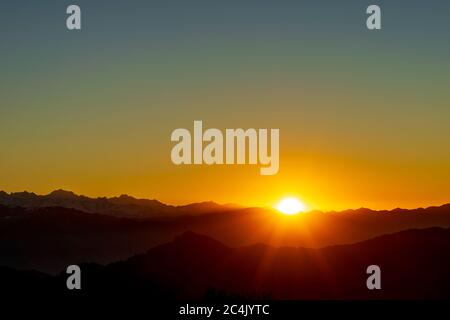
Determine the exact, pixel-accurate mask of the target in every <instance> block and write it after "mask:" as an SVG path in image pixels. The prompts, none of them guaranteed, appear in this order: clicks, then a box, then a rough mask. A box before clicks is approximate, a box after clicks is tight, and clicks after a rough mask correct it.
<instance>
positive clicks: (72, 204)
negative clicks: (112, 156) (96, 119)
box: [0, 189, 235, 218]
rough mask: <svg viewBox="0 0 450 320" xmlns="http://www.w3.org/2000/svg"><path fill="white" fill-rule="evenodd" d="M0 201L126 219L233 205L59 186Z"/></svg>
mask: <svg viewBox="0 0 450 320" xmlns="http://www.w3.org/2000/svg"><path fill="white" fill-rule="evenodd" d="M0 204H1V205H4V206H8V207H23V208H47V207H64V208H70V209H76V210H80V211H84V212H89V213H98V214H108V215H112V216H117V217H129V218H150V217H158V216H164V217H167V216H176V215H184V214H202V213H206V212H217V211H223V210H227V209H230V208H232V207H235V206H233V205H219V204H217V203H214V202H212V201H209V202H201V203H193V204H189V205H184V206H172V205H167V204H164V203H162V202H160V201H158V200H149V199H136V198H133V197H131V196H128V195H121V196H119V197H111V198H107V197H100V198H90V197H86V196H83V195H77V194H75V193H73V192H72V191H66V190H61V189H60V190H55V191H53V192H51V193H49V194H47V195H37V194H35V193H32V192H27V191H24V192H13V193H6V192H4V191H0Z"/></svg>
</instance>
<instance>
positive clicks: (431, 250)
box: [0, 228, 450, 301]
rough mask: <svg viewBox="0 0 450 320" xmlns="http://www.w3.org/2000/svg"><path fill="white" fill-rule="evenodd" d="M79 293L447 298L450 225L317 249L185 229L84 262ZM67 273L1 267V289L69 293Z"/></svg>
mask: <svg viewBox="0 0 450 320" xmlns="http://www.w3.org/2000/svg"><path fill="white" fill-rule="evenodd" d="M372 264H376V265H378V266H379V267H380V268H381V279H382V284H381V286H382V289H381V290H368V289H367V287H366V279H367V277H368V275H367V273H366V268H367V267H368V266H369V265H372ZM80 268H81V270H82V290H81V291H80V294H82V295H83V296H86V297H89V296H93V297H94V296H97V297H99V296H102V297H105V296H114V297H120V296H124V295H126V296H127V297H128V296H133V295H136V296H142V295H145V297H146V299H150V300H151V301H155V300H158V299H175V300H177V299H205V300H210V301H216V300H220V301H223V300H224V299H226V298H227V297H228V298H234V299H237V298H239V299H275V300H278V299H283V300H285V299H288V300H289V299H321V300H324V299H325V300H329V299H331V300H335V299H338V300H344V299H351V300H354V299H402V300H404V299H443V298H445V299H448V298H450V287H449V283H450V273H449V272H448V270H450V229H448V228H427V229H421V230H419V229H412V230H407V231H402V232H398V233H395V234H389V235H383V236H380V237H376V238H374V239H371V240H366V241H363V242H359V243H355V244H351V245H341V246H331V247H325V248H321V249H307V248H298V247H272V246H267V245H264V244H255V245H251V246H244V247H237V248H232V247H229V246H226V245H224V244H222V243H220V242H218V241H216V240H214V239H212V238H210V237H207V236H204V235H199V234H196V233H193V232H185V233H183V234H181V235H180V236H177V237H176V238H175V239H174V240H173V241H170V242H168V243H165V244H162V245H159V246H156V247H154V248H152V249H150V250H148V251H146V252H145V253H143V254H139V255H135V256H133V257H131V258H129V259H127V260H124V261H120V262H115V263H111V264H108V265H106V266H101V265H98V264H82V265H81V266H80ZM66 279H67V274H66V273H65V272H64V271H63V272H61V273H60V274H58V275H54V276H51V275H47V274H43V273H40V272H36V271H17V270H13V269H10V268H2V270H1V272H0V283H2V286H1V287H0V291H3V292H4V293H11V292H20V293H23V292H27V293H30V292H36V291H37V290H38V292H39V293H40V294H46V293H49V294H68V295H70V294H74V293H72V292H69V291H68V290H67V289H66V286H65V280H66Z"/></svg>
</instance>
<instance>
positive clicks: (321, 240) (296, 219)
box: [0, 191, 450, 274]
mask: <svg viewBox="0 0 450 320" xmlns="http://www.w3.org/2000/svg"><path fill="white" fill-rule="evenodd" d="M85 198H86V199H85ZM120 198H122V200H118V199H120ZM0 199H3V200H0V266H7V267H11V268H15V269H33V270H36V271H42V272H46V273H51V274H55V273H57V272H59V271H60V270H61V269H62V268H64V267H65V266H67V265H68V264H72V263H84V262H92V263H100V264H108V263H112V262H115V261H118V260H123V259H126V258H128V257H130V256H133V255H136V254H140V253H142V252H145V251H146V250H148V249H149V248H152V247H155V246H157V245H161V244H163V243H167V242H168V241H170V240H171V239H173V238H174V237H175V236H177V235H179V234H181V233H183V232H186V231H192V232H196V233H199V234H204V235H206V236H209V237H211V238H214V239H216V240H217V241H220V242H221V243H223V244H224V245H227V246H231V247H241V246H249V245H253V244H255V243H264V244H266V245H270V246H275V247H281V246H294V247H305V248H315V249H317V248H322V247H326V246H331V245H343V244H352V243H356V242H361V241H365V240H368V239H371V238H374V237H378V236H381V235H384V234H389V233H396V232H400V231H404V230H408V229H424V228H430V227H444V228H448V227H450V205H448V204H447V205H443V206H439V207H429V208H425V209H422V208H420V209H413V210H405V209H395V210H391V211H373V210H369V209H357V210H346V211H342V212H328V213H324V212H309V213H304V214H299V215H297V216H284V215H281V214H279V213H277V212H275V211H274V210H271V209H264V208H239V207H236V206H220V205H215V204H209V203H203V204H194V205H191V206H184V207H181V208H180V207H171V206H165V205H164V204H162V203H160V202H158V201H156V202H153V201H155V200H138V199H134V198H131V197H127V196H122V197H119V198H109V199H106V198H105V199H103V198H98V199H91V198H87V197H83V196H77V195H74V194H73V193H70V192H67V191H57V192H53V193H52V194H50V195H48V196H36V195H33V194H28V193H27V194H6V196H5V193H3V194H2V195H1V196H0ZM5 199H7V200H8V201H6V200H5ZM13 199H14V201H13ZM23 199H26V200H23ZM30 199H34V200H30ZM39 199H41V200H39ZM43 199H46V200H45V201H44V200H43ZM55 199H56V200H55ZM57 199H59V200H57ZM111 199H112V200H111ZM58 201H59V202H58ZM114 201H118V202H117V203H119V202H121V201H123V202H122V203H121V204H117V206H116V205H115V204H114ZM97 202H99V203H101V202H104V203H107V204H108V205H107V206H116V207H115V208H116V209H117V208H119V209H120V210H122V211H120V210H119V211H120V212H121V213H120V214H118V212H119V211H118V209H117V210H113V211H108V210H104V211H103V210H99V212H102V213H97V212H95V211H94V209H95V208H97V209H98V208H99V207H101V206H96V205H94V204H95V203H97ZM5 203H6V204H7V205H4V204H5ZM83 203H88V204H90V205H92V206H91V209H92V210H91V211H88V212H86V211H82V210H79V209H74V208H73V207H75V206H76V207H81V206H83ZM2 204H3V205H2ZM51 204H55V205H56V204H59V205H60V206H52V205H51ZM151 204H155V205H156V209H152V208H153V207H152V205H151ZM46 205H49V206H48V207H46ZM61 205H62V206H61ZM165 207H167V208H172V209H169V210H173V211H172V213H170V214H167V215H161V213H162V212H163V211H162V210H161V209H160V208H165ZM103 208H106V205H105V206H104V207H103ZM129 208H132V209H130V211H128V212H131V211H133V212H134V213H136V212H146V213H145V215H139V214H137V215H135V214H134V213H126V212H127V211H126V210H128V209H129ZM187 208H189V209H187ZM208 208H209V209H208ZM152 210H155V211H152ZM124 215H125V216H126V217H124Z"/></svg>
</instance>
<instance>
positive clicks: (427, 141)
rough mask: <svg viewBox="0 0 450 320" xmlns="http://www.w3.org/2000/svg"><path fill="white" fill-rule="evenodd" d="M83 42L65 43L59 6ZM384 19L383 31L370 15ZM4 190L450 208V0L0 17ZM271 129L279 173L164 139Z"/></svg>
mask: <svg viewBox="0 0 450 320" xmlns="http://www.w3.org/2000/svg"><path fill="white" fill-rule="evenodd" d="M73 3H76V4H79V5H80V6H81V9H82V26H83V30H81V31H67V30H66V28H65V19H66V14H65V10H66V7H67V6H68V5H69V4H73ZM373 3H377V4H379V5H380V6H381V8H382V19H383V20H382V27H383V29H382V30H381V31H376V32H373V31H372V32H371V31H368V30H367V29H366V27H365V19H366V14H365V9H366V8H367V6H368V5H369V4H373ZM0 39H1V41H0V58H1V59H0V72H1V77H0V150H1V157H0V190H1V189H3V190H5V191H8V192H13V191H14V192H15V191H23V190H28V191H33V192H36V193H48V192H50V191H51V190H53V189H57V188H64V189H70V190H72V191H74V192H76V193H80V194H85V195H89V196H113V195H119V194H123V193H127V194H130V195H133V196H137V197H145V198H157V199H159V200H161V201H163V202H167V203H173V204H182V203H188V202H194V201H203V200H213V201H217V202H220V203H228V202H233V203H240V204H244V205H271V204H273V203H274V202H275V201H277V200H278V199H279V198H280V197H282V196H284V195H297V196H300V197H301V198H302V199H303V200H304V201H305V202H306V203H307V204H308V205H309V206H310V208H315V209H324V210H329V209H344V208H355V207H361V206H365V207H371V208H377V209H380V208H386V209H387V208H393V207H408V208H410V207H418V206H429V205H436V204H442V203H445V202H449V201H450V139H449V138H450V90H449V89H450V58H449V57H450V2H449V1H447V0H442V1H349V0H348V1H331V0H330V1H317V0H314V1H313V0H311V1H299V0H295V1H294V0H292V1H275V0H272V1H264V0H259V1H211V0H209V1H194V0H193V1H182V0H179V1H136V0H134V1H98V0H96V1H61V0H58V1H57V0H54V1H31V0H29V1H24V0H15V1H12V0H9V1H2V2H1V3H0ZM194 120H203V123H204V127H214V128H220V129H225V128H238V127H243V128H280V137H281V138H280V148H281V150H280V171H279V173H278V174H277V175H275V176H260V175H259V166H210V167H207V166H179V167H177V166H175V165H173V164H172V162H171V160H170V150H171V147H172V145H173V144H172V143H171V142H170V134H171V132H172V130H174V129H175V128H182V127H184V128H189V129H191V128H192V125H193V121H194Z"/></svg>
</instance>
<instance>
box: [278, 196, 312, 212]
mask: <svg viewBox="0 0 450 320" xmlns="http://www.w3.org/2000/svg"><path fill="white" fill-rule="evenodd" d="M275 208H276V209H277V210H278V211H280V212H281V213H283V214H286V215H294V214H297V213H299V212H304V211H306V205H305V204H304V203H303V202H301V201H300V200H299V199H297V198H294V197H287V198H283V199H281V201H280V202H279V203H278V204H277V205H276V206H275Z"/></svg>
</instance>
